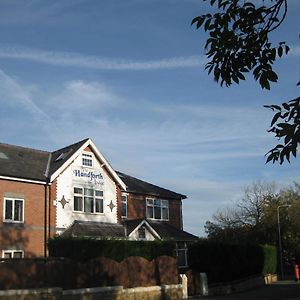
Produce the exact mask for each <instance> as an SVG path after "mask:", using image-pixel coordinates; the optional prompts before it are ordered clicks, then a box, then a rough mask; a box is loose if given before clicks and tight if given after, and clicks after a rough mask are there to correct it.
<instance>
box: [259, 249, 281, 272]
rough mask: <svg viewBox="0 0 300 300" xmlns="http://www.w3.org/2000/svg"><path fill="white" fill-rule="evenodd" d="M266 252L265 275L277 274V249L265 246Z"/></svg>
mask: <svg viewBox="0 0 300 300" xmlns="http://www.w3.org/2000/svg"><path fill="white" fill-rule="evenodd" d="M262 248H263V251H264V257H265V260H264V267H263V272H262V273H263V274H264V275H267V274H275V273H276V270H277V249H276V247H274V246H271V245H263V246H262Z"/></svg>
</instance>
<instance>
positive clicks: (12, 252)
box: [2, 250, 24, 259]
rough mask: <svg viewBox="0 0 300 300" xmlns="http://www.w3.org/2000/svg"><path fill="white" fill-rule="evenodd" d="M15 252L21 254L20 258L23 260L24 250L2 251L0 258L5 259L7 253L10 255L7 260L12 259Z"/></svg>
mask: <svg viewBox="0 0 300 300" xmlns="http://www.w3.org/2000/svg"><path fill="white" fill-rule="evenodd" d="M16 252H20V253H21V254H22V256H21V258H24V250H2V258H5V254H7V253H9V254H10V255H11V257H10V258H7V259H14V258H16V257H14V254H15V253H16Z"/></svg>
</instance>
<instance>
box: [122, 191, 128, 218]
mask: <svg viewBox="0 0 300 300" xmlns="http://www.w3.org/2000/svg"><path fill="white" fill-rule="evenodd" d="M121 216H122V218H127V195H126V194H124V193H122V196H121Z"/></svg>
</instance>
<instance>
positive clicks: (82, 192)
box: [74, 187, 103, 213]
mask: <svg viewBox="0 0 300 300" xmlns="http://www.w3.org/2000/svg"><path fill="white" fill-rule="evenodd" d="M74 211H81V212H86V213H103V191H100V190H95V189H91V188H82V187H74Z"/></svg>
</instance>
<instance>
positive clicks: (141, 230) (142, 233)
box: [138, 226, 146, 240]
mask: <svg viewBox="0 0 300 300" xmlns="http://www.w3.org/2000/svg"><path fill="white" fill-rule="evenodd" d="M138 236H139V240H145V239H146V229H145V226H141V227H140V228H139V229H138Z"/></svg>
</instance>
